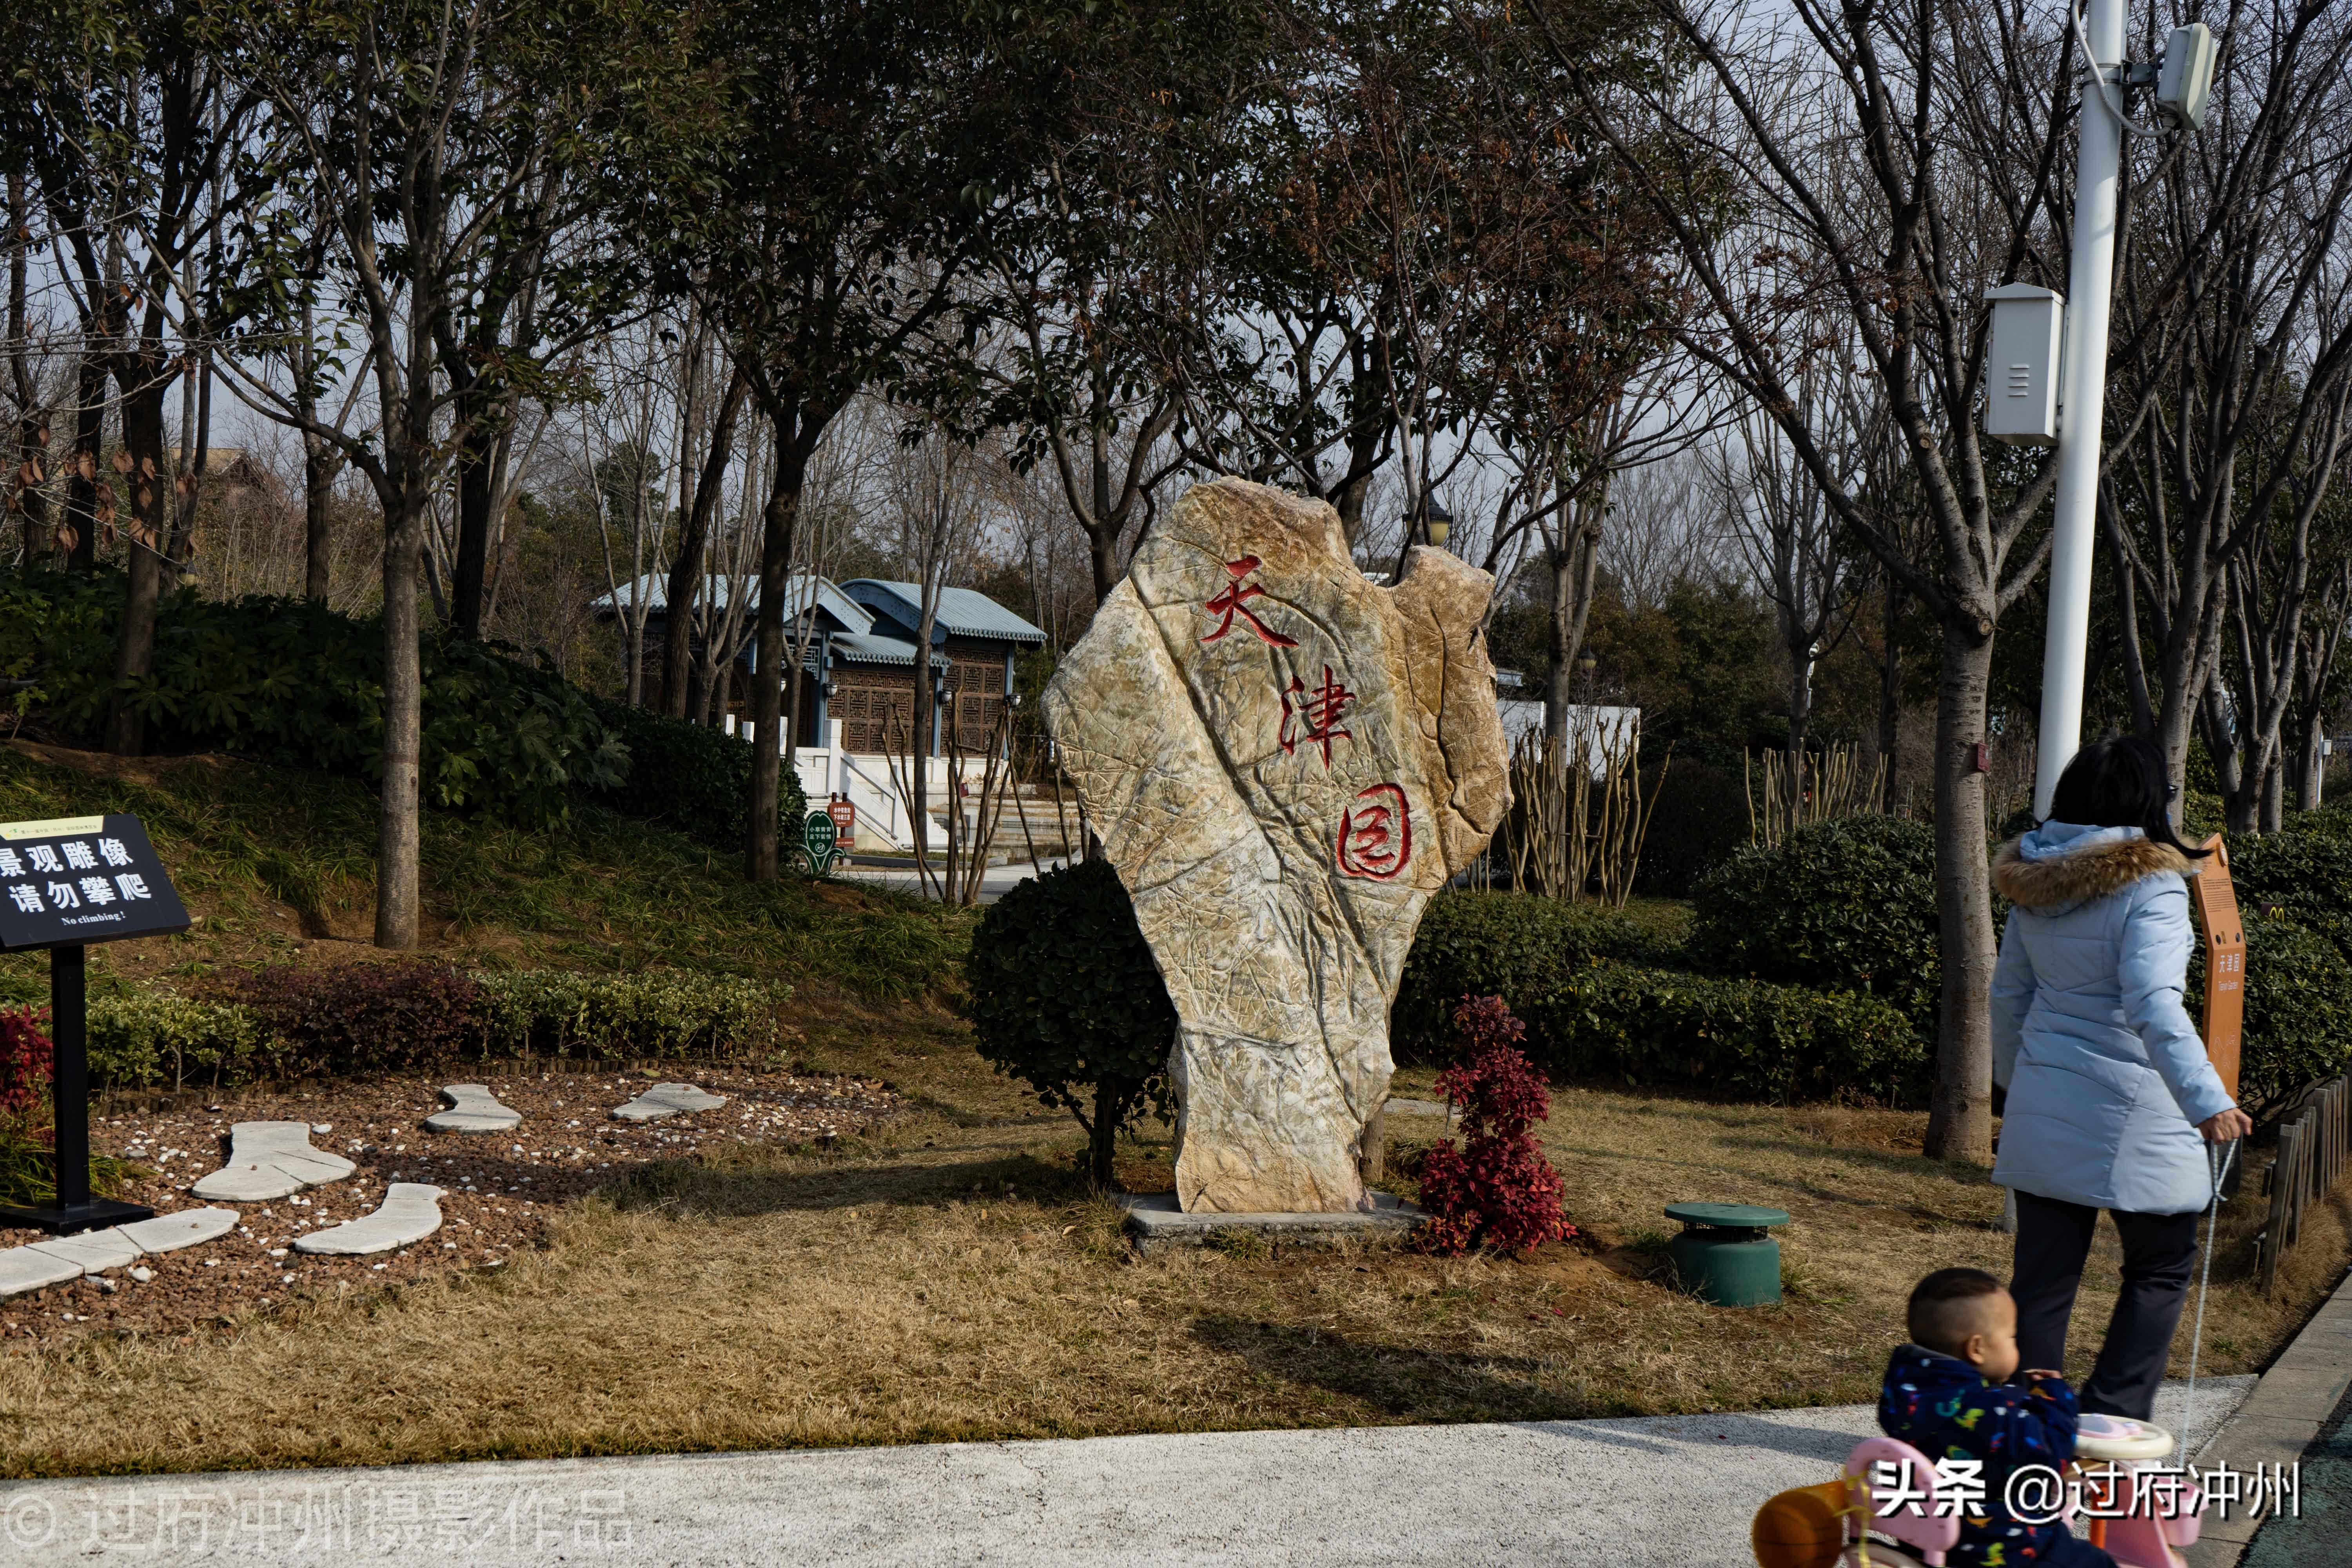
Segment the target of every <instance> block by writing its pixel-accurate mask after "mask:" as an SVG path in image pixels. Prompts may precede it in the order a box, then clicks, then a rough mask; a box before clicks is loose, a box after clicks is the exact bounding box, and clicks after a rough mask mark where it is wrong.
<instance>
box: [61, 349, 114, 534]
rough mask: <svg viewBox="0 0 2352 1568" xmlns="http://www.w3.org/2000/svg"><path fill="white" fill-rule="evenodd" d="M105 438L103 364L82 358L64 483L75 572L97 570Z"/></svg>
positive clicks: (97, 359) (91, 355)
mask: <svg viewBox="0 0 2352 1568" xmlns="http://www.w3.org/2000/svg"><path fill="white" fill-rule="evenodd" d="M105 437H106V362H105V361H104V360H102V359H100V357H99V356H98V355H97V354H96V353H84V354H83V356H82V362H81V373H80V376H79V384H77V385H76V387H75V389H74V448H73V472H72V474H71V476H70V477H69V478H68V479H67V480H66V523H67V526H68V527H70V528H71V529H72V530H73V531H74V545H73V549H72V550H71V551H69V552H68V557H69V559H70V562H71V563H72V565H73V566H74V567H75V569H76V570H78V571H82V572H94V571H96V570H97V569H98V451H99V447H100V446H102V445H103V444H104V442H105Z"/></svg>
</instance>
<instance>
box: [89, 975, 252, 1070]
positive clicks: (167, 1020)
mask: <svg viewBox="0 0 2352 1568" xmlns="http://www.w3.org/2000/svg"><path fill="white" fill-rule="evenodd" d="M275 1046H276V1040H275V1038H274V1037H273V1036H272V1035H271V1034H270V1032H269V1030H268V1026H265V1025H264V1024H263V1022H262V1020H261V1016H260V1015H259V1014H257V1013H256V1012H255V1011H254V1010H253V1009H252V1008H250V1007H247V1006H245V1005H242V1004H240V1003H236V1002H206V1001H203V1000H201V999H199V998H196V997H193V996H178V995H174V994H172V993H171V992H168V991H146V992H131V993H127V994H121V995H114V996H93V997H91V998H90V999H89V1081H90V1087H91V1088H92V1089H150V1088H161V1089H178V1088H180V1087H182V1086H183V1085H184V1084H190V1083H202V1084H210V1085H217V1084H234V1083H244V1082H248V1081H250V1080H253V1079H261V1078H268V1077H272V1076H275V1075H274V1071H273V1064H274V1058H275V1057H276V1055H277V1051H276V1049H275Z"/></svg>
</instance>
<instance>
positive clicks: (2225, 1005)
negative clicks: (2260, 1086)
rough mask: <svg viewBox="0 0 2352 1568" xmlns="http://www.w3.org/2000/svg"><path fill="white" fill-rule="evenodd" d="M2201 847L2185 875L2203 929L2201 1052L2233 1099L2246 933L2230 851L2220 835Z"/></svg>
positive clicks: (2243, 996) (2243, 1015)
mask: <svg viewBox="0 0 2352 1568" xmlns="http://www.w3.org/2000/svg"><path fill="white" fill-rule="evenodd" d="M2204 847H2206V848H2208V849H2210V850H2211V851H2212V853H2211V854H2210V855H2208V856H2207V857H2206V858H2204V860H2203V861H2202V862H2200V867H2201V869H2200V871H2199V872H2198V874H2197V875H2196V876H2194V877H2191V878H2189V904H2190V906H2191V907H2192V908H2194V909H2195V910H2196V911H2197V923H2198V924H2199V925H2200V927H2202V928H2203V929H2204V931H2205V1055H2206V1057H2207V1058H2209V1059H2210V1060H2211V1062H2212V1063H2213V1070H2214V1071H2215V1072H2217V1073H2220V1074H2221V1087H2222V1088H2224V1089H2228V1090H2229V1091H2230V1097H2231V1099H2232V1100H2234V1099H2236V1098H2237V1095H2238V1041H2239V1037H2240V1036H2241V1035H2242V1033H2243V1031H2244V1027H2245V1021H2246V931H2245V926H2244V925H2243V924H2242V922H2241V921H2240V920H2239V919H2238V895H2237V891H2236V889H2232V888H2231V886H2230V851H2229V849H2228V848H2227V847H2225V846H2224V845H2223V844H2222V842H2221V835H2220V834H2218V833H2216V834H2215V835H2213V837H2210V838H2209V839H2207V840H2206V841H2205V846H2204Z"/></svg>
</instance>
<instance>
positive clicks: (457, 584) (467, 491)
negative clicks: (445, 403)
mask: <svg viewBox="0 0 2352 1568" xmlns="http://www.w3.org/2000/svg"><path fill="white" fill-rule="evenodd" d="M484 395H485V394H484V392H483V383H482V381H481V380H479V379H477V380H475V382H474V383H473V384H472V385H471V386H470V387H468V388H467V391H466V392H465V393H464V395H462V396H461V398H460V400H459V404H458V417H460V418H461V419H467V420H468V421H469V425H470V428H469V429H468V431H467V436H466V440H465V443H464V445H462V446H461V447H458V449H457V560H456V561H455V562H453V563H451V565H450V570H449V626H450V629H451V630H453V631H455V632H456V633H457V635H458V636H459V637H472V638H474V639H476V640H479V639H480V637H481V635H482V584H483V581H484V579H485V578H486V577H487V576H488V567H489V560H490V501H491V499H492V492H493V491H494V490H495V489H496V488H497V479H498V476H497V473H496V471H495V469H496V464H495V460H494V459H495V458H496V457H497V447H498V444H499V441H501V440H502V439H504V437H503V436H501V435H500V434H499V432H498V431H497V430H496V429H495V428H494V426H495V425H496V423H497V422H496V421H495V420H494V419H492V418H491V417H490V416H489V415H488V411H486V410H484V409H480V408H478V407H476V406H474V405H475V404H476V402H477V401H478V400H479V399H481V398H482V397H483V396H484ZM632 668H635V667H634V666H633V667H632ZM632 679H633V680H634V679H635V677H634V676H632ZM630 706H632V707H635V700H634V699H632V700H631V702H630Z"/></svg>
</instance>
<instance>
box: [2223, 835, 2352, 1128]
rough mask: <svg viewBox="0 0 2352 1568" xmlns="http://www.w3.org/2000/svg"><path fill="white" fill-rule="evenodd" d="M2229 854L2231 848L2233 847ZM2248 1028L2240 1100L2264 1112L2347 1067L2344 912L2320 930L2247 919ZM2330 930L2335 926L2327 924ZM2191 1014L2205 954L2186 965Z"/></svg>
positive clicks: (2349, 986) (2348, 965)
mask: <svg viewBox="0 0 2352 1568" xmlns="http://www.w3.org/2000/svg"><path fill="white" fill-rule="evenodd" d="M2232 854H2233V857H2234V851H2233V852H2232ZM2244 923H2245V932H2246V1019H2245V1033H2244V1035H2243V1037H2242V1041H2241V1043H2240V1046H2239V1051H2238V1099H2239V1101H2240V1103H2241V1104H2242V1105H2243V1106H2244V1107H2245V1109H2246V1110H2247V1111H2248V1113H2249V1114H2252V1115H2253V1116H2255V1117H2256V1118H2258V1119H2259V1118H2262V1117H2264V1116H2267V1115H2268V1114H2269V1113H2270V1112H2271V1111H2273V1110H2276V1109H2277V1108H2278V1107H2279V1106H2280V1105H2281V1104H2282V1103H2283V1102H2284V1100H2286V1099H2287V1097H2288V1096H2290V1095H2292V1094H2294V1091H2295V1090H2297V1089H2301V1088H2303V1087H2304V1086H2305V1085H2306V1084H2310V1083H2315V1082H2317V1081H2319V1080H2320V1079H2329V1078H2334V1077H2336V1075H2337V1074H2338V1073H2341V1072H2343V1071H2345V1070H2346V1069H2347V1068H2352V962H2347V960H2346V958H2345V955H2344V951H2343V948H2342V946H2341V944H2342V943H2343V942H2346V941H2347V940H2352V931H2346V930H2345V929H2344V927H2345V921H2344V919H2343V917H2341V916H2329V917H2326V919H2325V922H2324V923H2323V924H2322V925H2320V926H2319V927H2317V928H2315V927H2314V926H2307V925H2305V924H2303V923H2302V922H2300V921H2291V920H2266V919H2264V918H2263V917H2262V916H2260V915H2256V914H2248V915H2246V916H2245V917H2244ZM2330 928H2333V929H2330ZM2187 1004H2188V1007H2189V1017H2190V1018H2191V1019H2192V1020H2200V1021H2201V1020H2202V1019H2203V1017H2204V1016H2205V952H2204V944H2203V943H2202V942H2200V943H2198V944H2197V947H2196V948H2195V950H2194V955H2193V956H2192V957H2191V958H2190V960H2189V994H2188V997H2187Z"/></svg>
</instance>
